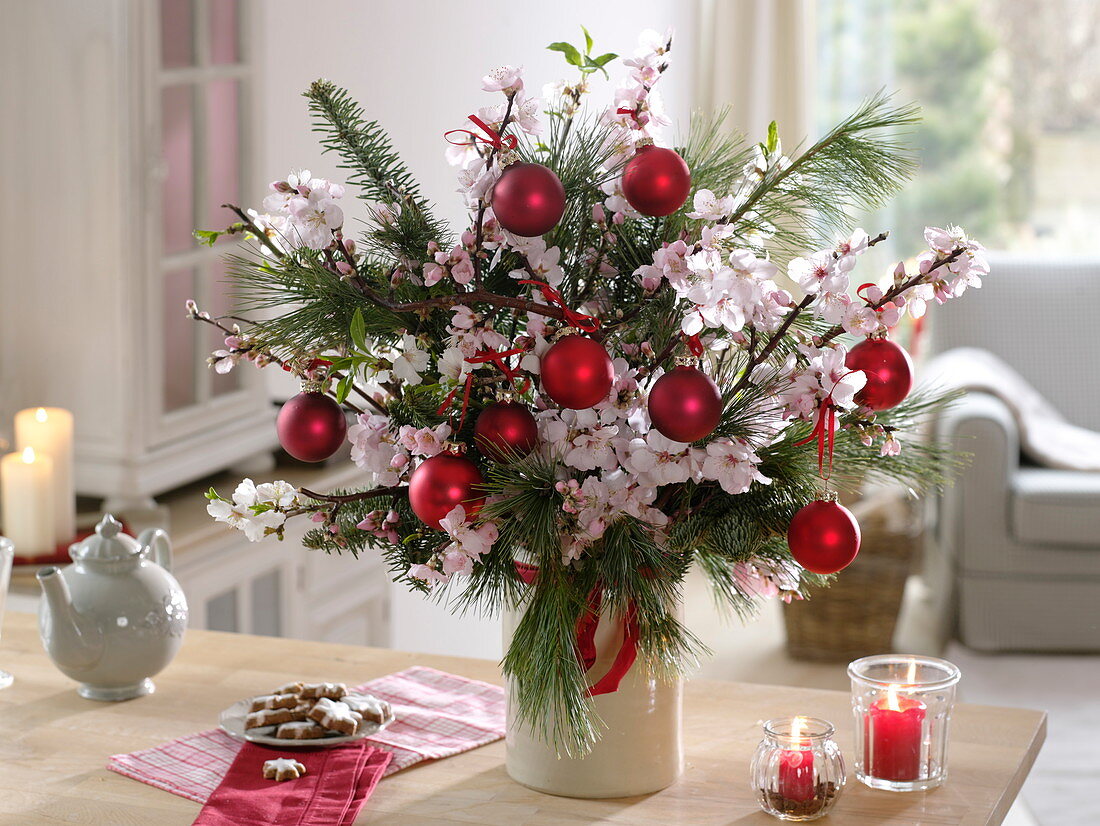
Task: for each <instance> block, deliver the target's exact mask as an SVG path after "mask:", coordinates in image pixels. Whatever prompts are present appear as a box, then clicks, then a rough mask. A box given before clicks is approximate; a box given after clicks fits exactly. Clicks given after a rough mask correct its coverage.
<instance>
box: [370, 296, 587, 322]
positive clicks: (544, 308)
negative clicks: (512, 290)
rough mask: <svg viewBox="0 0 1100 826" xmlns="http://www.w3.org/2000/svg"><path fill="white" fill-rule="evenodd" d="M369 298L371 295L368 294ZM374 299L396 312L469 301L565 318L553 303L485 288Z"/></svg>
mask: <svg viewBox="0 0 1100 826" xmlns="http://www.w3.org/2000/svg"><path fill="white" fill-rule="evenodd" d="M368 298H369V296H368ZM371 300H372V301H375V303H377V304H379V305H380V306H382V307H385V308H386V309H387V310H391V311H393V312H395V313H418V312H421V311H423V310H432V309H437V308H440V307H442V308H446V307H453V306H455V305H456V304H465V303H467V302H474V303H478V302H479V303H482V304H491V305H493V306H494V307H507V308H510V309H513V310H524V311H525V312H529V313H537V314H538V315H544V316H549V317H550V318H556V319H559V320H564V319H565V311H564V310H562V309H561V308H560V307H556V306H554V305H553V304H539V303H538V302H537V301H531V300H529V299H526V298H520V297H519V296H511V295H500V294H498V293H492V292H489V291H488V290H484V289H480V288H478V289H476V290H471V291H470V292H466V293H453V294H451V295H437V296H433V297H432V298H425V299H423V300H421V301H409V302H406V303H404V304H395V303H393V302H392V301H387V300H386V299H384V298H382V297H381V296H379V295H377V294H376V295H375V297H374V298H371Z"/></svg>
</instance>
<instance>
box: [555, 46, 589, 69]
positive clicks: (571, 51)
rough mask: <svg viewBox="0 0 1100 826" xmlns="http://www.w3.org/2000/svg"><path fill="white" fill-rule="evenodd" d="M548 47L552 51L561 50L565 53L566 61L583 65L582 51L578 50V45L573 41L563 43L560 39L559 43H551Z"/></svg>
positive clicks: (575, 64) (574, 64)
mask: <svg viewBox="0 0 1100 826" xmlns="http://www.w3.org/2000/svg"><path fill="white" fill-rule="evenodd" d="M546 48H547V49H549V50H550V51H552V52H561V53H562V54H563V55H565V62H566V63H569V64H572V65H573V66H581V65H582V64H583V62H584V61H583V60H582V59H581V53H580V52H578V51H577V47H576V46H574V45H573V44H571V43H563V42H560V41H559V42H557V43H551V44H550V45H549V46H547V47H546Z"/></svg>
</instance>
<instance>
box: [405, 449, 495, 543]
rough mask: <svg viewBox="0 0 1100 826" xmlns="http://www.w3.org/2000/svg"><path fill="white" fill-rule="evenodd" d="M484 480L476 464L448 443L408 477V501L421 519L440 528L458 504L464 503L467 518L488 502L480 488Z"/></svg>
mask: <svg viewBox="0 0 1100 826" xmlns="http://www.w3.org/2000/svg"><path fill="white" fill-rule="evenodd" d="M483 481H484V480H483V479H482V478H481V471H479V470H478V469H477V465H475V464H474V463H473V462H471V461H470V460H469V459H467V458H466V457H465V456H463V455H462V454H461V453H459V452H457V446H454V445H452V446H449V447H448V449H447V450H445V451H444V452H443V453H438V454H436V455H435V456H433V457H431V458H430V459H425V460H424V461H423V462H421V463H420V466H419V467H418V468H417V469H416V470H414V471H413V474H412V476H411V477H410V478H409V504H410V505H411V506H412V509H413V513H415V514H416V515H417V516H418V517H420V521H421V522H423V523H424V524H425V525H427V526H429V527H431V528H438V527H439V523H440V521H441V520H442V519H443V518H444V517H446V516H447V514H448V513H450V512H451V511H452V510H454V507H455V505H462V507H463V508H465V510H466V518H467V519H473V518H474V516H476V515H477V512H478V511H479V510H481V506H482V505H484V504H485V494H484V493H482V492H481V491H479V490H478V486H479V485H481V484H482V482H483Z"/></svg>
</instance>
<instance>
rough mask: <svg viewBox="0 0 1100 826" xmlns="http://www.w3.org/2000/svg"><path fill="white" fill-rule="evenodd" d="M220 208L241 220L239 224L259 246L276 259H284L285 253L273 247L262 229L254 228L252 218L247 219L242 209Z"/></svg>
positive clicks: (232, 206)
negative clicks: (244, 227) (268, 251)
mask: <svg viewBox="0 0 1100 826" xmlns="http://www.w3.org/2000/svg"><path fill="white" fill-rule="evenodd" d="M222 208H223V209H229V210H232V211H233V212H234V213H235V214H236V215H237V217H238V218H240V219H241V222H242V223H243V224H244V225H245V226H246V227H248V231H249V232H251V233H252V234H253V235H255V236H256V238H257V240H259V242H260V243H261V244H263V245H264V246H265V247H267V248H268V249H269V250H271V252H272V254H273V255H274V256H275V257H276V258H284V257H286V253H284V252H283V251H282V250H281V249H279V248H278V247H277V246H276V245H275V242H274V241H272V240H271V239H270V238H268V237H267V233H266V232H264V231H263V230H262V229H260V228H259V227H258V226H256V222H255V221H253V220H252V218H250V217H249V215H248V213H247V212H245V211H244V210H243V209H241V208H240V207H239V206H237V205H236V204H222Z"/></svg>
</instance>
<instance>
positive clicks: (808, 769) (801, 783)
mask: <svg viewBox="0 0 1100 826" xmlns="http://www.w3.org/2000/svg"><path fill="white" fill-rule="evenodd" d="M803 726H804V721H803V719H802V718H801V717H795V718H794V722H793V724H792V725H791V742H792V743H793V744H794V745H796V746H797V747H798V748H793V749H783V751H781V752H780V753H779V782H778V788H777V790H776V791H778V792H779V795H780V797H785V798H786V799H787V800H796V801H799V802H804V801H807V800H813V799H814V795H815V788H814V786H815V784H814V753H813V752H812V751H811V750H810V741H809V740H807V739H804V738H803V737H802V729H803Z"/></svg>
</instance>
